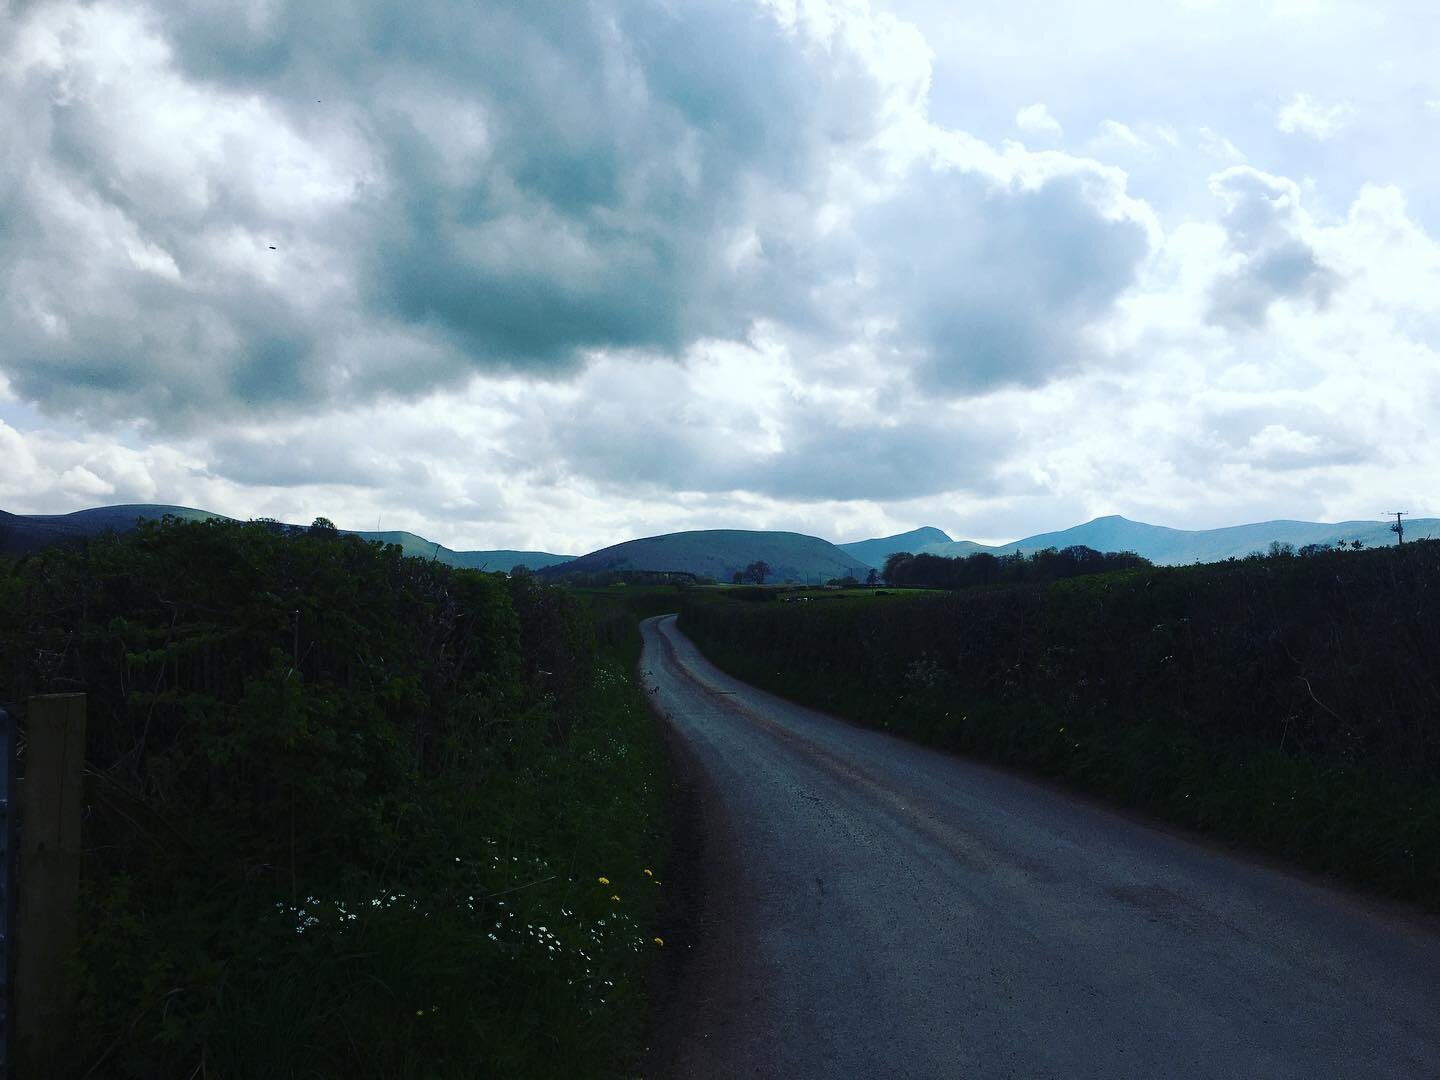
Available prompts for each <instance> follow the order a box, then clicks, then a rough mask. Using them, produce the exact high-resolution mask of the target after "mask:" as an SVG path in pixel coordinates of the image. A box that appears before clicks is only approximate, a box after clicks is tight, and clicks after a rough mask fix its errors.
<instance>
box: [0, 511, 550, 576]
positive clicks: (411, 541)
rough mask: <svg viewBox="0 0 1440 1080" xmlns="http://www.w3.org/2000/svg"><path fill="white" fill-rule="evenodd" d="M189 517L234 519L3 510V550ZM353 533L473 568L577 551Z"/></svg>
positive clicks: (528, 563) (528, 562) (191, 515)
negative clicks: (456, 547) (478, 546)
mask: <svg viewBox="0 0 1440 1080" xmlns="http://www.w3.org/2000/svg"><path fill="white" fill-rule="evenodd" d="M167 514H168V515H170V516H172V517H177V518H181V519H183V520H185V521H204V520H206V519H208V518H221V519H223V520H226V521H230V520H233V519H232V518H229V517H227V516H226V515H224V514H216V513H214V512H213V511H210V510H196V509H195V508H194V507H190V506H169V505H166V504H163V503H125V504H123V505H119V506H97V507H93V508H91V509H89V510H76V511H75V512H74V513H73V514H8V513H6V512H5V511H3V510H0V555H25V554H28V553H29V552H32V551H40V550H42V549H44V548H47V547H54V546H55V545H56V544H64V543H68V542H71V541H74V540H79V539H82V538H84V537H86V536H98V535H99V534H100V533H103V532H111V531H113V532H117V533H124V532H129V531H130V530H131V529H133V528H135V526H136V524H137V523H138V522H139V521H141V520H150V521H158V520H159V519H160V518H162V517H165V516H166V515H167ZM284 527H285V528H287V529H303V528H305V526H303V525H285V526H284ZM340 531H341V532H342V533H345V534H346V535H348V536H358V537H360V538H361V539H362V540H379V541H380V542H381V543H384V544H398V545H400V548H401V549H402V550H403V551H404V552H405V554H406V555H414V556H417V557H419V558H424V559H435V560H436V561H438V562H442V563H444V564H445V565H446V566H458V567H464V568H467V569H485V570H502V571H505V572H507V573H508V572H509V571H510V570H511V569H513V568H514V567H516V566H524V567H527V568H529V569H531V570H539V569H541V568H542V567H546V566H553V565H555V564H557V563H562V562H566V561H568V560H569V559H570V558H572V556H569V555H552V554H550V553H549V552H546V551H513V550H510V549H504V548H502V549H496V550H486V551H452V550H451V549H450V548H447V547H445V546H444V545H443V544H437V543H436V542H435V541H433V540H426V539H425V538H424V537H423V536H418V535H416V534H415V533H412V532H398V531H396V532H362V531H359V530H355V529H341V530H340Z"/></svg>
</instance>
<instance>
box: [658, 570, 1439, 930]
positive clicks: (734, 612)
mask: <svg viewBox="0 0 1440 1080" xmlns="http://www.w3.org/2000/svg"><path fill="white" fill-rule="evenodd" d="M680 625H681V627H682V629H683V630H684V631H685V632H686V633H687V634H689V635H691V636H692V638H694V640H695V641H696V642H697V644H699V645H700V646H701V648H702V649H704V650H705V652H706V654H707V655H708V656H710V658H711V659H712V660H714V661H715V662H717V663H719V664H720V665H721V666H723V667H725V668H726V669H727V670H730V671H731V672H733V673H734V674H736V675H737V676H739V677H741V678H744V679H747V680H749V681H752V682H755V683H757V684H759V685H762V686H765V687H767V688H768V689H771V690H774V691H776V692H778V693H781V694H784V695H786V696H788V697H791V698H794V699H797V700H800V701H803V702H805V703H807V704H810V705H814V706H817V707H821V708H825V709H829V710H832V711H834V712H836V713H839V714H840V715H843V716H846V717H849V718H851V719H854V720H857V721H861V722H864V723H868V724H871V725H875V726H878V727H883V728H887V729H889V730H893V731H896V732H899V733H902V734H904V735H907V736H910V737H913V738H917V739H920V740H924V741H927V742H930V743H934V744H936V745H939V746H943V747H947V748H953V749H956V750H961V751H966V752H969V753H974V754H977V755H980V756H984V757H988V758H992V759H995V760H998V761H1002V762H1008V763H1013V764H1017V765H1024V766H1026V767H1029V768H1032V769H1035V770H1037V771H1039V772H1042V773H1046V774H1049V775H1052V776H1057V777H1062V778H1064V779H1066V780H1069V781H1071V782H1074V783H1076V784H1078V785H1080V786H1083V787H1085V788H1088V789H1090V790H1092V791H1095V792H1099V793H1101V794H1104V795H1106V796H1109V797H1111V798H1114V799H1116V800H1119V801H1121V802H1125V803H1128V804H1131V805H1134V806H1138V807H1141V808H1144V809H1146V810H1149V811H1151V812H1155V813H1158V814H1161V815H1164V816H1167V817H1169V818H1172V819H1174V820H1176V821H1178V822H1181V823H1183V824H1185V825H1188V826H1192V827H1197V828H1201V829H1206V830H1210V831H1213V832H1215V833H1218V834H1220V835H1222V836H1226V837H1230V838H1233V839H1236V840H1240V841H1243V842H1245V843H1247V844H1251V845H1255V846H1258V847H1261V848H1266V849H1269V850H1272V851H1275V852H1279V853H1283V854H1285V855H1287V856H1290V857H1292V858H1295V859H1297V860H1300V861H1302V862H1305V863H1307V864H1309V865H1311V866H1313V867H1316V868H1318V869H1320V870H1323V871H1329V872H1333V873H1336V874H1339V875H1343V876H1345V877H1347V878H1349V879H1351V880H1353V881H1357V882H1362V883H1366V884H1369V885H1371V886H1375V887H1379V888H1381V889H1384V890H1388V891H1390V892H1393V893H1395V894H1398V895H1403V896H1408V897H1415V898H1420V899H1422V900H1424V901H1425V902H1427V903H1429V904H1431V905H1436V906H1440V663H1437V658H1440V542H1419V543H1409V544H1405V545H1404V546H1403V547H1399V548H1386V549H1379V550H1374V551H1332V552H1316V553H1313V554H1312V555H1311V557H1309V558H1303V559H1302V558H1297V557H1295V556H1294V555H1293V554H1290V553H1288V552H1284V551H1280V552H1277V553H1276V554H1274V555H1270V556H1254V557H1251V558H1248V559H1244V560H1231V561H1229V562H1225V563H1218V564H1211V565H1203V566H1185V567H1153V568H1145V569H1141V570H1134V571H1129V572H1124V573H1113V574H1102V575H1093V576H1088V577H1080V578H1075V579H1071V580H1066V581H1059V582H1055V583H1052V584H1049V585H1018V586H1012V587H1009V588H998V589H968V590H962V591H957V592H953V593H945V594H940V595H919V596H913V595H912V597H911V598H909V599H905V600H899V599H896V600H886V599H883V598H882V599H878V600H872V601H869V602H866V603H861V604H832V605H822V604H808V605H805V604H785V605H780V604H738V603H734V602H729V601H723V600H720V599H719V598H705V597H700V596H692V597H689V598H687V600H686V603H685V606H684V607H683V608H682V612H681V621H680Z"/></svg>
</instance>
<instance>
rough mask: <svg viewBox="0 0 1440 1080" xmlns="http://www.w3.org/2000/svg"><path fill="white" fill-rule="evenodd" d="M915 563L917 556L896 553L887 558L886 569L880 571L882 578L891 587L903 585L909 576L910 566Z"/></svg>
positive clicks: (902, 552)
mask: <svg viewBox="0 0 1440 1080" xmlns="http://www.w3.org/2000/svg"><path fill="white" fill-rule="evenodd" d="M914 561H915V556H914V555H911V554H910V552H908V551H894V552H891V553H890V554H889V555H886V556H885V567H884V569H883V570H881V571H880V576H881V577H883V578H884V579H885V580H886V581H888V582H889V583H890V584H891V585H903V584H905V581H906V579H907V578H908V576H909V574H908V571H909V569H910V564H911V563H913V562H914Z"/></svg>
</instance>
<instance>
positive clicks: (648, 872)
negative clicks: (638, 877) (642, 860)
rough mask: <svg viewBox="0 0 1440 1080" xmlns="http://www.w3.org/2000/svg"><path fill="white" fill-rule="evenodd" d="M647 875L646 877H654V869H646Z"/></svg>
mask: <svg viewBox="0 0 1440 1080" xmlns="http://www.w3.org/2000/svg"><path fill="white" fill-rule="evenodd" d="M645 876H646V877H654V876H655V873H654V871H652V870H646V871H645Z"/></svg>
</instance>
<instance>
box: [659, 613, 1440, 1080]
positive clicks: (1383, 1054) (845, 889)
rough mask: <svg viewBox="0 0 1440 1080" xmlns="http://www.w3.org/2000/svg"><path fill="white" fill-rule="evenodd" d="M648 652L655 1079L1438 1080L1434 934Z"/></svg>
mask: <svg viewBox="0 0 1440 1080" xmlns="http://www.w3.org/2000/svg"><path fill="white" fill-rule="evenodd" d="M642 629H643V632H644V637H645V652H644V655H643V658H642V660H641V665H640V667H641V671H642V673H644V677H645V681H646V684H647V686H648V687H649V688H650V689H651V691H652V694H653V697H652V700H653V701H654V703H655V706H656V708H657V710H658V711H659V713H660V714H661V715H662V716H663V717H665V718H667V721H668V724H669V727H670V733H671V740H672V744H673V746H672V750H673V754H674V757H675V760H676V768H677V775H678V781H677V784H678V787H679V788H680V790H681V797H682V800H683V801H684V803H685V806H684V808H683V809H684V811H685V814H684V816H685V818H686V821H685V822H683V823H682V829H681V836H680V842H681V844H683V845H687V846H688V849H689V850H688V852H681V855H680V859H681V862H680V867H679V873H678V875H677V876H678V877H680V878H681V879H682V880H680V881H677V882H676V883H675V884H676V886H677V887H678V888H681V889H684V890H686V895H687V897H688V900H689V905H688V906H689V907H691V908H693V911H692V913H691V914H690V916H689V917H688V923H687V925H686V926H684V927H683V928H681V929H680V930H678V931H676V932H675V934H674V935H673V936H672V939H671V940H670V941H669V942H667V949H669V950H672V951H673V956H674V960H673V963H672V965H671V974H670V976H669V984H668V985H667V987H666V989H665V995H666V1002H665V1006H664V1013H663V1015H662V1017H661V1022H660V1024H659V1027H658V1045H657V1046H656V1047H655V1050H654V1056H653V1058H652V1061H651V1062H650V1066H649V1069H648V1070H647V1072H646V1073H645V1075H646V1076H647V1077H648V1076H659V1077H676V1078H683V1077H726V1078H735V1077H786V1078H795V1080H809V1078H819V1077H906V1078H924V1077H944V1078H966V1077H976V1078H988V1077H1014V1078H1017V1080H1040V1078H1045V1077H1057V1078H1058V1077H1065V1078H1069V1077H1077V1078H1079V1077H1117V1078H1119V1077H1124V1078H1128V1077H1135V1078H1165V1077H1255V1078H1265V1080H1278V1078H1282V1077H1295V1078H1306V1080H1330V1078H1342V1077H1356V1078H1366V1080H1371V1078H1380V1077H1426V1078H1432V1080H1433V1078H1440V920H1436V919H1434V918H1431V917H1428V916H1422V915H1417V914H1414V913H1412V912H1409V911H1407V910H1405V909H1401V908H1399V907H1395V906H1391V905H1387V904H1384V903H1382V902H1379V901H1373V900H1369V899H1367V898H1364V897H1361V896H1357V895H1355V894H1352V893H1349V892H1346V891H1343V890H1338V889H1333V888H1330V887H1327V886H1325V885H1324V884H1323V883H1321V882H1319V881H1316V880H1314V879H1313V878H1310V877H1308V876H1306V875H1302V874H1299V873H1294V872H1290V871H1288V870H1286V869H1285V868H1283V867H1279V866H1276V865H1273V864H1271V863H1268V862H1266V861H1263V860H1260V859H1255V858H1247V857H1242V856H1237V855H1235V854H1233V853H1231V852H1229V851H1227V850H1225V849H1224V848H1222V847H1221V846H1219V845H1216V844H1210V843H1207V842H1203V841H1200V840H1196V839H1194V838H1190V837H1188V836H1185V835H1181V834H1179V833H1178V832H1177V831H1175V830H1170V829H1165V828H1162V827H1159V826H1155V825H1151V824H1147V823H1145V822H1143V821H1140V820H1137V819H1136V818H1135V816H1133V815H1125V814H1121V813H1118V812H1113V811H1110V810H1107V809H1105V808H1104V807H1102V806H1100V805H1099V804H1097V803H1096V802H1094V801H1093V800H1088V799H1085V798H1083V797H1079V796H1075V795H1070V794H1067V793H1065V792H1063V791H1061V790H1060V789H1058V788H1056V787H1054V786H1052V785H1048V784H1045V783H1042V782H1038V781H1031V780H1026V779H1024V778H1021V777H1018V776H1017V775H1015V774H1013V773H1010V772H1007V771H1005V770H1001V769H996V768H992V767H987V766H984V765H979V764H976V763H974V762H971V761H968V760H965V759H963V758H958V757H954V756H951V755H947V754H942V753H939V752H936V751H933V750H929V749H926V748H923V747H919V746H915V745H912V744H909V743H906V742H904V741H902V740H899V739H896V738H893V737H891V736H888V735H885V734H882V733H879V732H874V731H869V730H865V729H861V728H858V727H855V726H852V725H849V724H846V723H843V722H841V721H838V720H835V719H833V718H830V717H827V716H825V715H823V714H820V713H816V712H813V711H810V710H807V709H803V708H800V707H798V706H796V705H792V704H789V703H787V702H785V701H783V700H781V699H779V698H776V697H774V696H772V695H769V694H766V693H764V692H762V691H759V690H756V689H754V688H752V687H750V686H748V685H746V684H745V683H741V682H739V681H737V680H735V679H732V678H730V677H729V676H727V675H725V674H723V673H722V672H720V671H718V670H717V669H716V668H714V667H713V666H712V665H710V664H709V663H708V662H706V661H705V659H704V658H703V657H702V656H701V655H700V654H699V653H698V651H697V650H696V649H695V648H694V646H693V645H691V644H690V642H689V641H688V640H687V639H686V638H685V637H684V636H683V635H682V634H680V632H679V631H678V630H677V629H676V626H675V618H674V616H662V617H660V618H658V619H650V620H647V621H646V622H645V623H644V624H643V627H642ZM686 858H688V859H689V860H690V861H689V863H688V864H687V863H686V862H685V860H686Z"/></svg>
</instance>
